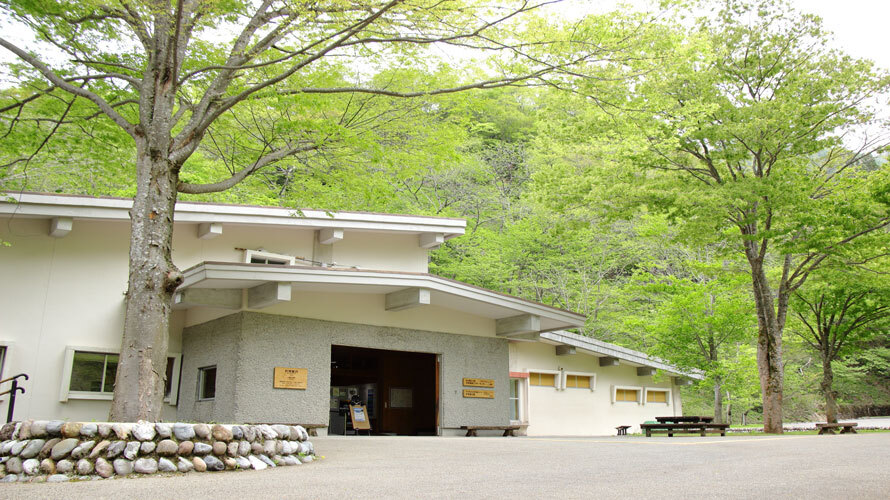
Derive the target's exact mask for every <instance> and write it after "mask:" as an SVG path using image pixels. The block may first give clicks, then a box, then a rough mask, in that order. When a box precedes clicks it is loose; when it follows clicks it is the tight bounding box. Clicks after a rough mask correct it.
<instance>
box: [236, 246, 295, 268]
mask: <svg viewBox="0 0 890 500" xmlns="http://www.w3.org/2000/svg"><path fill="white" fill-rule="evenodd" d="M244 262H246V263H248V264H276V265H279V266H293V265H294V264H296V262H297V259H296V257H293V256H291V255H282V254H279V253H272V252H267V251H265V250H245V251H244Z"/></svg>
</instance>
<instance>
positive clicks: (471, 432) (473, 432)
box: [466, 429, 476, 437]
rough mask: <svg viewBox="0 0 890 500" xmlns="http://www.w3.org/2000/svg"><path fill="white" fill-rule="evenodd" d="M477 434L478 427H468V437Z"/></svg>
mask: <svg viewBox="0 0 890 500" xmlns="http://www.w3.org/2000/svg"><path fill="white" fill-rule="evenodd" d="M475 436H476V429H467V435H466V437H475Z"/></svg>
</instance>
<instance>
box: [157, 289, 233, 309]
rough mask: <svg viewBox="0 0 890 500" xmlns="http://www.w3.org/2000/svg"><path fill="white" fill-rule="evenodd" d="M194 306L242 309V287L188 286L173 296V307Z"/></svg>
mask: <svg viewBox="0 0 890 500" xmlns="http://www.w3.org/2000/svg"><path fill="white" fill-rule="evenodd" d="M193 306H207V307H219V308H222V309H241V289H240V288H186V289H185V290H183V291H181V292H177V293H176V295H174V296H173V307H176V308H187V307H193Z"/></svg>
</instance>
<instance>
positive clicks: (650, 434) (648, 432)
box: [646, 429, 652, 438]
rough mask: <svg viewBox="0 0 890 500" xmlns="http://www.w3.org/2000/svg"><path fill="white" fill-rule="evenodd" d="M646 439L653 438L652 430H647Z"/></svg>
mask: <svg viewBox="0 0 890 500" xmlns="http://www.w3.org/2000/svg"><path fill="white" fill-rule="evenodd" d="M646 437H647V438H651V437H652V431H651V430H649V429H646Z"/></svg>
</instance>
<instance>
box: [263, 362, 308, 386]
mask: <svg viewBox="0 0 890 500" xmlns="http://www.w3.org/2000/svg"><path fill="white" fill-rule="evenodd" d="M308 385H309V369H308V368H285V367H283V366H276V367H275V376H274V377H273V380H272V387H273V388H275V389H306V387H307V386H308Z"/></svg>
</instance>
